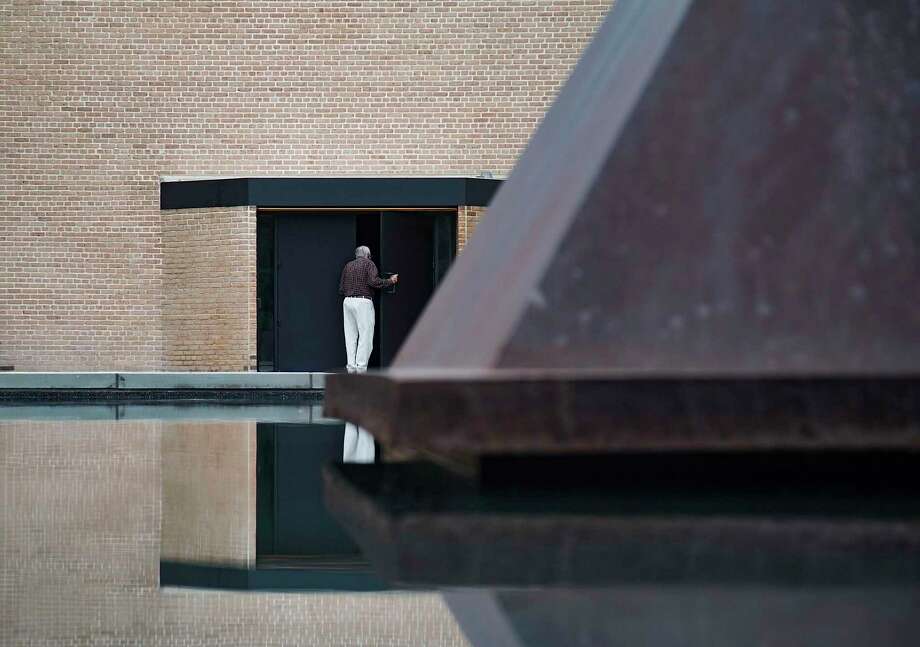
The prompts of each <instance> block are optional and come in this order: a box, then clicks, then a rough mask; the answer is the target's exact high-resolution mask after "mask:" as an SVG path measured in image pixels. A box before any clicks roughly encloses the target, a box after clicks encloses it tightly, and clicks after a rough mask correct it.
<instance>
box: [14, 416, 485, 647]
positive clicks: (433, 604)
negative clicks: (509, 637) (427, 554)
mask: <svg viewBox="0 0 920 647" xmlns="http://www.w3.org/2000/svg"><path fill="white" fill-rule="evenodd" d="M181 408H182V409H184V414H183V415H179V413H178V412H177V409H176V407H172V408H170V407H166V408H164V409H162V411H163V417H164V418H167V419H150V418H155V417H156V416H155V410H153V409H150V408H149V407H148V408H147V409H146V410H144V411H140V410H133V411H124V410H123V411H121V413H120V414H119V415H120V419H119V420H117V421H116V420H114V419H109V417H108V416H109V414H110V413H111V410H110V408H109V407H96V408H94V409H93V410H90V409H81V410H79V411H78V410H76V409H72V410H71V411H69V412H67V411H63V410H61V409H60V408H57V409H55V408H54V407H48V408H34V407H33V408H32V409H30V410H28V411H27V410H25V409H21V408H20V409H19V410H18V411H11V408H10V407H3V408H2V410H0V493H2V494H0V496H2V508H0V644H3V645H8V644H111V645H127V644H176V645H179V644H182V645H185V644H214V645H217V644H221V645H225V644H241V645H242V644H245V645H263V644H272V645H274V644H277V645H293V644H310V645H312V644H316V645H464V644H467V643H466V641H465V639H464V637H463V634H462V632H461V631H460V629H459V627H458V625H457V623H456V621H455V620H454V619H453V617H452V615H451V613H450V611H449V610H448V608H447V606H446V605H445V603H444V602H443V600H442V598H441V596H440V595H439V594H437V593H434V592H426V591H415V592H404V591H396V590H391V589H388V588H387V587H385V586H383V585H381V584H379V582H378V580H376V579H375V578H373V576H372V574H371V572H370V569H369V567H368V566H367V564H366V562H365V561H364V560H363V558H361V556H360V553H359V551H358V550H357V548H356V546H355V544H354V543H353V542H352V541H351V540H350V539H349V538H348V537H347V535H345V533H344V532H343V531H342V530H341V529H339V528H338V527H337V526H336V525H335V523H334V521H333V520H332V519H331V517H329V516H328V514H327V513H326V511H325V510H324V508H323V507H322V502H321V492H320V490H319V487H320V475H319V468H320V466H321V465H322V463H323V462H325V461H327V460H333V461H334V460H341V458H342V452H343V441H344V424H343V423H340V422H338V421H332V420H328V419H324V418H323V417H322V416H321V412H319V411H316V410H311V409H309V408H308V409H307V410H306V411H305V410H303V409H300V410H299V411H298V410H297V409H298V408H297V407H295V408H294V409H285V408H284V407H276V408H275V411H274V413H273V415H267V414H268V413H269V411H268V410H266V409H262V410H258V411H257V410H250V412H249V413H250V414H255V415H252V416H251V417H254V418H256V420H245V419H224V420H208V419H207V417H208V416H209V415H210V417H212V418H215V417H216V418H221V417H223V418H233V417H237V418H240V417H245V415H242V416H241V413H242V412H241V411H239V410H236V411H228V410H222V411H221V410H219V408H214V407H209V408H207V409H202V408H200V407H199V408H195V407H190V406H188V405H183V406H182V407H181ZM133 414H138V415H136V416H135V415H133ZM140 414H143V415H140ZM231 414H232V415H231ZM65 416H66V417H70V418H81V417H82V418H84V419H55V418H61V417H65ZM298 416H300V417H298ZM304 416H306V418H304ZM39 418H44V419H39ZM86 418H90V419H86ZM132 418H144V419H142V420H138V419H132ZM259 420H262V422H259ZM265 420H269V422H265ZM291 420H295V421H296V422H291ZM260 549H261V550H260ZM263 558H264V560H263ZM260 562H262V563H260ZM183 568H185V570H184V571H183V570H182V569H183ZM170 569H172V570H170ZM273 569H274V570H275V572H277V573H280V574H281V575H280V576H278V577H271V573H272V570H273ZM250 572H260V573H265V572H267V573H268V575H269V577H266V578H264V580H258V579H257V578H256V579H254V580H253V581H249V578H247V577H246V576H245V574H247V573H250ZM292 573H293V574H294V577H287V578H285V577H284V574H288V575H290V574H292ZM162 574H166V575H167V576H172V577H173V578H175V579H177V580H181V581H182V582H183V583H184V584H185V585H186V586H170V585H169V584H168V583H164V580H163V577H162ZM241 574H242V576H241ZM221 577H223V578H224V580H225V584H224V585H221V582H220V578H221ZM183 578H184V580H183ZM241 589H254V590H249V591H247V590H241Z"/></svg>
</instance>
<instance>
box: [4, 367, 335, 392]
mask: <svg viewBox="0 0 920 647" xmlns="http://www.w3.org/2000/svg"><path fill="white" fill-rule="evenodd" d="M325 377H326V374H325V373H256V372H251V373H210V372H194V373H193V372H168V373H167V372H133V373H103V372H90V373H41V372H25V371H13V372H10V373H0V391H2V390H5V389H10V390H11V389H32V390H35V389H118V390H146V391H149V390H156V389H170V390H176V389H286V390H292V389H308V390H322V389H323V388H325Z"/></svg>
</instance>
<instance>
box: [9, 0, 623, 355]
mask: <svg viewBox="0 0 920 647" xmlns="http://www.w3.org/2000/svg"><path fill="white" fill-rule="evenodd" d="M609 5H610V1H609V0H509V1H504V2H492V1H491V0H462V1H456V0H452V1H427V2H421V1H409V2H376V1H374V2H372V1H357V2H347V3H346V2H339V1H333V0H327V1H324V2H310V1H305V2H300V1H297V2H295V1H291V0H258V1H257V0H245V1H241V2H213V1H208V0H196V1H194V2H189V1H185V2H125V1H123V0H121V1H114V0H113V1H106V0H96V1H94V2H73V1H70V2H66V1H60V0H48V1H38V0H37V1H30V2H19V1H13V0H0V79H2V83H3V87H2V92H0V349H2V352H3V354H4V358H5V359H6V360H7V361H8V362H11V363H14V364H15V365H16V366H17V368H19V369H43V370H58V369H109V370H119V369H120V370H131V369H163V368H166V367H168V366H172V365H174V364H173V362H174V359H175V356H173V355H169V354H168V352H167V348H168V347H169V348H176V347H177V346H176V344H175V340H171V339H170V337H169V335H170V331H169V326H170V325H171V323H170V322H172V321H174V319H171V318H170V317H169V316H165V315H164V304H165V303H166V302H167V301H168V298H169V295H168V294H167V291H168V289H169V287H168V285H166V280H165V279H164V274H163V269H164V246H163V237H164V235H165V232H164V229H163V227H164V223H167V224H168V220H169V218H170V217H169V216H164V214H161V213H160V211H159V208H158V201H159V187H158V178H159V177H160V176H161V175H256V174H257V175H327V176H328V175H347V174H361V175H452V174H464V175H478V174H479V173H480V172H482V171H491V172H493V173H499V174H500V173H507V172H508V171H509V170H510V168H511V167H512V165H513V163H514V161H515V158H516V157H517V155H518V154H519V152H520V151H521V150H522V148H523V146H524V144H525V142H526V141H527V138H528V137H529V135H530V133H531V132H532V131H533V129H534V127H535V125H536V124H537V122H538V121H539V119H540V118H541V116H542V115H543V113H544V111H545V109H546V107H547V106H548V104H549V103H550V101H551V100H552V98H553V96H554V95H555V93H556V91H557V89H558V87H559V85H560V83H561V82H562V81H563V79H564V78H565V77H566V75H567V73H568V71H569V70H570V69H571V67H572V66H573V64H574V63H575V61H576V60H577V58H578V55H579V53H580V52H581V50H582V49H583V47H584V45H585V44H586V43H587V41H588V39H589V38H590V36H591V34H592V33H593V32H594V30H595V29H596V27H597V26H598V24H599V23H600V21H601V19H602V17H603V15H604V14H605V13H606V11H607V10H608V8H609ZM239 307H241V306H239ZM170 352H171V351H170ZM244 354H245V353H242V352H240V351H239V350H234V351H233V352H232V353H231V354H230V355H229V356H227V357H225V358H224V357H222V358H221V359H220V362H217V363H220V364H221V365H224V363H225V364H226V365H227V366H233V367H234V368H237V367H241V366H242V364H240V362H239V359H240V355H244ZM209 361H210V360H209ZM217 363H215V364H212V365H217ZM183 366H188V367H191V366H192V365H191V364H184V365H183Z"/></svg>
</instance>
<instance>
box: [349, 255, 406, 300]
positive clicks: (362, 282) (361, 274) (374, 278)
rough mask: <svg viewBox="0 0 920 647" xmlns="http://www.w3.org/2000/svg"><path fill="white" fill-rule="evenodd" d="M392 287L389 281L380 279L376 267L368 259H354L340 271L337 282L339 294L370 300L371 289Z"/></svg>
mask: <svg viewBox="0 0 920 647" xmlns="http://www.w3.org/2000/svg"><path fill="white" fill-rule="evenodd" d="M391 285H393V281H392V280H390V279H382V278H380V276H379V275H378V274H377V266H376V265H374V261H372V260H371V259H369V258H356V259H355V260H353V261H351V262H350V263H347V264H346V265H345V269H343V270H342V278H341V280H340V281H339V294H341V295H343V296H346V297H367V298H371V297H373V296H374V293H373V292H371V288H377V289H380V288H385V287H389V286H391Z"/></svg>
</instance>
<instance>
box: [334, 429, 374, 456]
mask: <svg viewBox="0 0 920 647" xmlns="http://www.w3.org/2000/svg"><path fill="white" fill-rule="evenodd" d="M342 462H343V463H373V462H374V437H373V436H371V435H370V434H369V433H368V432H367V430H366V429H364V428H363V427H359V426H358V425H355V424H352V423H350V422H346V423H345V443H344V447H343V448H342Z"/></svg>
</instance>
